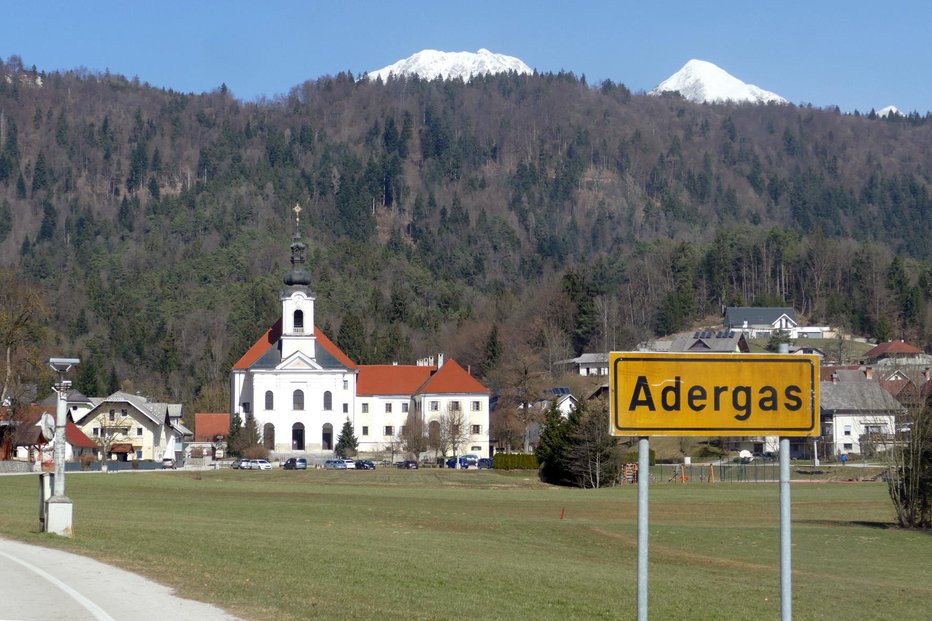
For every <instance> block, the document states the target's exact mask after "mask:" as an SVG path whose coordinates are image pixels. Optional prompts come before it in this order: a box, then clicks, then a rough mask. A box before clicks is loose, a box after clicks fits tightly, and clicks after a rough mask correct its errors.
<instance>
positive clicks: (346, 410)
mask: <svg viewBox="0 0 932 621" xmlns="http://www.w3.org/2000/svg"><path fill="white" fill-rule="evenodd" d="M343 413H344V414H349V403H344V404H343Z"/></svg>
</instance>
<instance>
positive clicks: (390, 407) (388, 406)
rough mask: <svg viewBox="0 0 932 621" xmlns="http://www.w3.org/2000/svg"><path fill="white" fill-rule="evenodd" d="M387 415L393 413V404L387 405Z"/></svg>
mask: <svg viewBox="0 0 932 621" xmlns="http://www.w3.org/2000/svg"><path fill="white" fill-rule="evenodd" d="M385 413H386V414H391V413H392V404H391V403H386V404H385Z"/></svg>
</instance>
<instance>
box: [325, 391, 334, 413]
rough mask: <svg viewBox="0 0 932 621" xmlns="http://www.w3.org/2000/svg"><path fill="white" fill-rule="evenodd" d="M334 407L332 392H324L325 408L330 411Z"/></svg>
mask: <svg viewBox="0 0 932 621" xmlns="http://www.w3.org/2000/svg"><path fill="white" fill-rule="evenodd" d="M332 409H333V395H332V394H330V391H329V390H328V391H326V392H324V410H326V411H328V412H329V411H330V410H332Z"/></svg>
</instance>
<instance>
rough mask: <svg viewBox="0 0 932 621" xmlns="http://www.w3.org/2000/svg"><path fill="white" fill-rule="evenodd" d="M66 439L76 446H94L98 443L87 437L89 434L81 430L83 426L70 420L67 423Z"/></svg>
mask: <svg viewBox="0 0 932 621" xmlns="http://www.w3.org/2000/svg"><path fill="white" fill-rule="evenodd" d="M65 440H67V441H68V444H70V445H71V446H73V447H75V448H94V447H96V446H97V444H95V443H94V441H93V440H91V439H90V438H88V437H87V434H86V433H84V432H83V431H81V428H80V427H78V426H77V425H75V424H74V423H72V422H71V421H70V420H69V421H68V424H67V425H65Z"/></svg>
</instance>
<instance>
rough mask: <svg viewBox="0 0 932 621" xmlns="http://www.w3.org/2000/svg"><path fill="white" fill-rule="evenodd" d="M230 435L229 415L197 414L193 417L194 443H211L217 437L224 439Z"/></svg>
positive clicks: (222, 413)
mask: <svg viewBox="0 0 932 621" xmlns="http://www.w3.org/2000/svg"><path fill="white" fill-rule="evenodd" d="M229 434H230V415H229V414H228V413H226V412H221V413H219V414H215V413H206V412H198V413H197V414H195V415H194V441H195V442H212V441H213V439H214V438H216V437H217V436H223V437H224V438H225V437H227V436H228V435H229Z"/></svg>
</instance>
